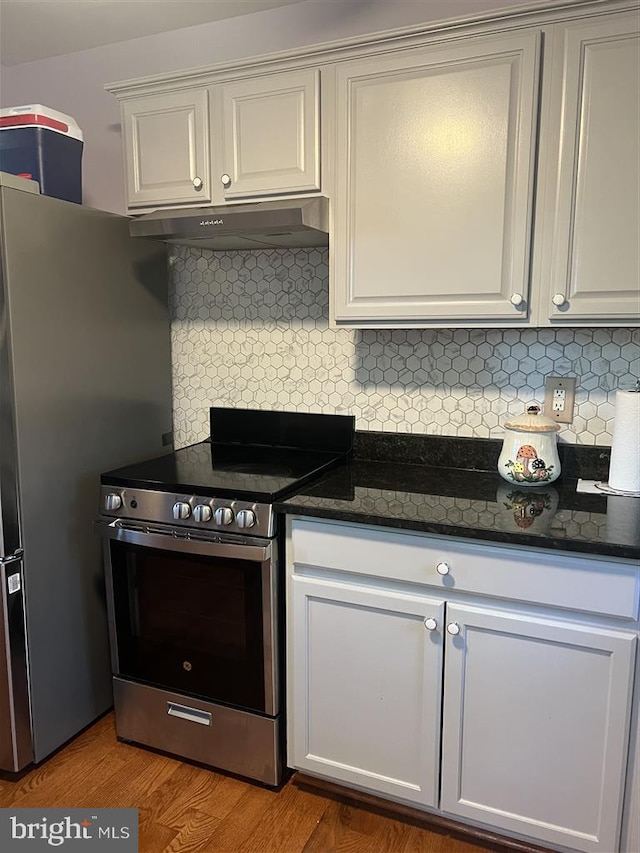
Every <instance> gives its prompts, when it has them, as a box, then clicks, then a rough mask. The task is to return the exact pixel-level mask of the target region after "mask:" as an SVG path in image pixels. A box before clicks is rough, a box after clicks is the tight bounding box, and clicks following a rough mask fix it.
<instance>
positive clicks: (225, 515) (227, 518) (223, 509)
mask: <svg viewBox="0 0 640 853" xmlns="http://www.w3.org/2000/svg"><path fill="white" fill-rule="evenodd" d="M232 521H233V510H232V509H230V508H229V507H228V506H219V507H218V509H217V510H216V524H219V525H227V524H231V522H232Z"/></svg>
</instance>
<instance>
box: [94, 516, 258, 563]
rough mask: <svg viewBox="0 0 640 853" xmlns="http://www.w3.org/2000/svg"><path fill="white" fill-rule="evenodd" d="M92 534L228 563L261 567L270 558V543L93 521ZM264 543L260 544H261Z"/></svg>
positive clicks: (116, 521) (119, 522)
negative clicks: (249, 562)
mask: <svg viewBox="0 0 640 853" xmlns="http://www.w3.org/2000/svg"><path fill="white" fill-rule="evenodd" d="M93 527H94V530H95V531H96V532H97V533H99V534H100V536H103V537H104V538H105V539H115V540H117V541H118V542H125V543H127V544H129V545H142V546H144V547H145V548H158V549H159V550H161V551H182V552H183V553H186V554H200V555H202V556H204V557H227V558H228V559H231V560H234V559H235V560H252V561H257V562H260V563H264V562H266V561H267V560H269V559H270V558H271V543H270V542H268V541H267V542H264V544H260V545H258V544H256V545H251V544H244V543H236V542H225V541H216V542H212V541H211V540H207V539H205V538H204V537H197V536H195V535H193V534H186V535H183V536H174V534H173V532H171V533H169V532H167V533H165V532H164V531H159V530H158V529H157V528H156V529H155V530H153V531H151V530H149V529H143V530H133V529H130V528H127V527H124V526H123V524H122V522H121V521H119V520H118V519H116V520H115V521H110V522H108V521H95V522H94V524H93ZM263 541H264V540H263Z"/></svg>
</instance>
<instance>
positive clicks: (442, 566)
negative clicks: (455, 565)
mask: <svg viewBox="0 0 640 853" xmlns="http://www.w3.org/2000/svg"><path fill="white" fill-rule="evenodd" d="M450 569H451V566H450V565H449V563H445V561H444V560H442V561H441V562H439V563H438V565H437V566H436V572H437V573H438V574H439V575H448V574H449V571H450Z"/></svg>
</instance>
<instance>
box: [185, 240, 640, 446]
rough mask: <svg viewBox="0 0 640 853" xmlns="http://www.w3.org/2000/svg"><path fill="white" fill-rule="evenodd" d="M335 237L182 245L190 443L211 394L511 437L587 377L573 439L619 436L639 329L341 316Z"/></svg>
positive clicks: (202, 429)
mask: <svg viewBox="0 0 640 853" xmlns="http://www.w3.org/2000/svg"><path fill="white" fill-rule="evenodd" d="M327 260H328V258H327V250H326V249H295V250H289V249H273V250H265V251H251V252H246V251H243V252H240V251H238V252H216V253H214V252H211V251H208V250H206V249H192V248H187V247H184V246H177V247H174V249H173V250H172V255H171V258H170V265H171V271H172V273H171V307H172V350H173V390H174V431H175V441H176V446H177V447H183V446H185V445H187V444H192V443H194V442H196V441H201V440H202V439H204V438H206V437H207V436H208V431H209V425H208V415H209V406H210V405H220V406H234V407H238V408H243V407H246V408H261V409H289V410H298V411H303V412H333V413H340V414H342V413H344V414H354V415H355V416H356V428H357V429H361V430H366V429H371V430H387V431H390V432H413V433H430V434H433V435H454V436H467V437H469V436H473V437H478V438H502V436H503V429H502V425H503V424H504V422H505V420H506V419H508V417H510V416H513V415H516V414H519V413H520V412H522V410H523V407H524V406H525V405H526V404H529V403H531V402H533V401H535V402H538V403H540V404H542V403H543V401H544V379H545V376H548V375H551V374H552V375H557V376H577V390H576V413H575V418H574V421H573V424H567V425H564V426H563V427H562V429H561V431H560V433H559V437H560V440H561V441H562V440H564V441H568V442H577V443H580V444H600V445H608V444H611V434H612V433H611V430H612V423H613V414H614V392H615V390H616V389H618V388H627V389H630V388H633V387H634V384H635V377H637V376H639V375H640V329H527V330H517V329H507V330H502V329H489V330H482V329H471V330H465V329H455V330H451V331H448V330H442V329H426V330H424V329H416V330H374V331H368V330H367V331H354V330H349V329H330V328H329V320H328V302H329V297H328V269H327Z"/></svg>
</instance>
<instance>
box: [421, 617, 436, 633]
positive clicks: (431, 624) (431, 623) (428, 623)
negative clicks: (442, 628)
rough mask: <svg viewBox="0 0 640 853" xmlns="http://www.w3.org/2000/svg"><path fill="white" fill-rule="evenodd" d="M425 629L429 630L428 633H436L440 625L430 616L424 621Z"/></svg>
mask: <svg viewBox="0 0 640 853" xmlns="http://www.w3.org/2000/svg"><path fill="white" fill-rule="evenodd" d="M424 627H425V628H426V629H427V631H435V630H436V628H437V627H438V623H437V621H436V620H435V619H434V618H433V616H429V617H428V618H427V619H425V620H424Z"/></svg>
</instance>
